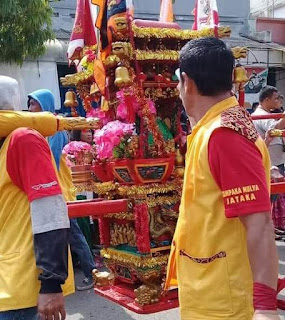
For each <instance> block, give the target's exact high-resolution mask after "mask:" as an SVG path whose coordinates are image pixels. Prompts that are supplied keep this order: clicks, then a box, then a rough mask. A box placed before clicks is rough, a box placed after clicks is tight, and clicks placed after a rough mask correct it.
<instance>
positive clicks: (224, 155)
mask: <svg viewBox="0 0 285 320" xmlns="http://www.w3.org/2000/svg"><path fill="white" fill-rule="evenodd" d="M208 151H209V165H210V169H211V172H212V174H213V176H214V179H215V181H216V183H217V184H218V186H219V187H220V189H221V190H222V192H223V198H224V205H225V213H226V216H227V217H228V218H233V217H238V216H242V215H248V214H252V213H259V212H268V211H270V210H271V204H270V195H269V190H268V188H267V180H266V176H265V170H264V166H263V164H262V156H261V153H260V151H259V150H258V148H257V147H256V145H255V144H254V143H253V142H252V141H250V140H248V139H246V138H245V137H243V136H242V135H240V134H237V133H236V132H234V131H233V130H231V129H227V128H219V129H216V130H215V131H214V132H213V134H212V136H211V138H210V141H209V146H208Z"/></svg>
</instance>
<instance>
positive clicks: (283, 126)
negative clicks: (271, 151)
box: [275, 114, 285, 130]
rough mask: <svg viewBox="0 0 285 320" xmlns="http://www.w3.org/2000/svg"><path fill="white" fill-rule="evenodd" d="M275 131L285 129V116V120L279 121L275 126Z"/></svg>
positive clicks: (284, 117)
mask: <svg viewBox="0 0 285 320" xmlns="http://www.w3.org/2000/svg"><path fill="white" fill-rule="evenodd" d="M275 129H279V130H283V129H285V114H284V116H283V118H281V119H279V120H278V121H277V122H276V124H275Z"/></svg>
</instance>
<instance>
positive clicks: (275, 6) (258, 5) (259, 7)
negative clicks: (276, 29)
mask: <svg viewBox="0 0 285 320" xmlns="http://www.w3.org/2000/svg"><path fill="white" fill-rule="evenodd" d="M282 7H285V0H250V12H251V14H252V16H254V17H273V16H274V18H284V17H285V15H284V11H283V10H284V9H283V8H282ZM280 9H281V10H280ZM273 11H274V13H273ZM282 15H283V16H282Z"/></svg>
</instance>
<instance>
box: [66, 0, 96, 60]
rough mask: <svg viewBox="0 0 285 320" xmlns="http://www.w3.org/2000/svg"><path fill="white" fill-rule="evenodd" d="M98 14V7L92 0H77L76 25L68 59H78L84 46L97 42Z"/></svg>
mask: <svg viewBox="0 0 285 320" xmlns="http://www.w3.org/2000/svg"><path fill="white" fill-rule="evenodd" d="M96 15H97V14H96V7H95V6H93V5H92V4H91V1H90V0H77V7H76V14H75V21H74V26H73V30H72V33H71V37H70V43H69V46H68V50H67V56H68V59H70V60H76V59H78V58H79V53H80V51H81V49H82V48H83V47H84V46H92V45H95V44H96V43H97V39H96V33H95V21H96V18H97V17H96Z"/></svg>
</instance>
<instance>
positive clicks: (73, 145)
mask: <svg viewBox="0 0 285 320" xmlns="http://www.w3.org/2000/svg"><path fill="white" fill-rule="evenodd" d="M91 149H92V146H91V145H90V144H89V143H87V142H82V141H71V142H69V143H68V144H67V145H66V146H65V147H64V148H63V150H62V153H63V154H69V155H75V154H76V153H78V152H81V151H91Z"/></svg>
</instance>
